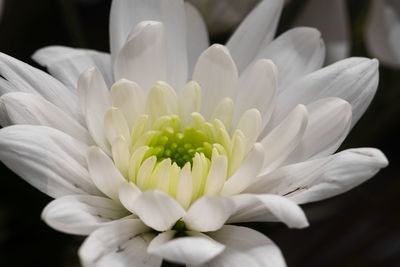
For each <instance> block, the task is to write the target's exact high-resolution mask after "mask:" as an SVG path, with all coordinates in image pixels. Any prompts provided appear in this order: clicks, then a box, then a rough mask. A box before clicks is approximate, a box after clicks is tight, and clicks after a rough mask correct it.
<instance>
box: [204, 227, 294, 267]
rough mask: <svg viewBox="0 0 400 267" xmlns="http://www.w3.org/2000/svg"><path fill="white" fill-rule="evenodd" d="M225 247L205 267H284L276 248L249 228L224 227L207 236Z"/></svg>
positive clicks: (281, 257) (279, 252) (282, 259)
mask: <svg viewBox="0 0 400 267" xmlns="http://www.w3.org/2000/svg"><path fill="white" fill-rule="evenodd" d="M209 235H210V237H212V238H213V239H215V240H217V241H218V242H220V243H222V244H224V245H225V246H226V248H225V250H224V251H223V252H222V253H221V254H220V255H218V256H217V257H216V258H215V259H213V260H212V261H211V262H209V263H208V264H207V265H206V266H210V267H211V266H215V267H217V266H218V267H242V266H252V267H284V266H286V264H285V260H284V258H283V256H282V253H281V251H280V250H279V248H278V246H276V245H275V244H274V243H273V242H272V241H271V240H270V239H269V238H267V237H266V236H264V235H262V234H261V233H259V232H257V231H254V230H252V229H250V228H245V227H240V226H233V225H226V226H224V227H223V228H222V229H221V230H219V231H217V232H214V233H211V234H209Z"/></svg>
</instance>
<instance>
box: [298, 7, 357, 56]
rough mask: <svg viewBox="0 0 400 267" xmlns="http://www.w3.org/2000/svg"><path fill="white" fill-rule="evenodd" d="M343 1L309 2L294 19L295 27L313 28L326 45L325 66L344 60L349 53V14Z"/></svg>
mask: <svg viewBox="0 0 400 267" xmlns="http://www.w3.org/2000/svg"><path fill="white" fill-rule="evenodd" d="M346 5H347V2H346V1H344V0H311V1H308V2H307V5H306V6H305V8H304V9H303V10H302V12H301V14H300V15H299V16H298V17H297V18H296V21H295V25H296V26H310V27H315V28H317V29H318V30H319V31H321V33H322V37H323V39H324V41H325V44H326V59H325V63H326V64H331V63H333V62H335V61H338V60H341V59H344V58H346V57H347V56H348V55H349V53H350V40H349V30H348V29H350V23H349V14H348V12H347V6H346Z"/></svg>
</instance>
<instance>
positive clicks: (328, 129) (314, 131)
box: [285, 97, 352, 165]
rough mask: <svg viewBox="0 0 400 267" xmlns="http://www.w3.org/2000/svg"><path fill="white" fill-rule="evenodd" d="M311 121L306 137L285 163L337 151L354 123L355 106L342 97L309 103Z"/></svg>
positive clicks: (304, 136) (309, 118)
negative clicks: (352, 111)
mask: <svg viewBox="0 0 400 267" xmlns="http://www.w3.org/2000/svg"><path fill="white" fill-rule="evenodd" d="M307 110H308V114H309V116H308V124H307V128H306V130H305V132H304V135H303V139H302V140H301V142H300V143H299V144H298V146H297V147H296V149H295V150H294V151H293V152H292V154H291V155H290V156H289V157H288V158H287V159H286V161H285V165H286V164H289V163H295V162H301V161H305V160H307V159H310V158H317V157H323V156H328V155H331V154H332V153H334V152H335V151H336V150H337V149H338V148H339V146H340V145H341V144H342V142H343V140H344V139H345V138H346V136H347V134H348V132H349V130H350V125H351V115H352V113H351V106H350V104H349V103H347V102H346V101H344V100H343V99H341V98H336V97H329V98H323V99H321V100H317V101H315V102H313V103H311V104H309V105H307Z"/></svg>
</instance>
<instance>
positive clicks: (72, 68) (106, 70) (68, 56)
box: [32, 45, 114, 90]
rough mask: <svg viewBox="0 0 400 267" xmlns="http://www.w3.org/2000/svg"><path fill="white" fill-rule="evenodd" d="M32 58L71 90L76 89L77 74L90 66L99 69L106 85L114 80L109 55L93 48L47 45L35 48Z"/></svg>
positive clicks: (109, 84)
mask: <svg viewBox="0 0 400 267" xmlns="http://www.w3.org/2000/svg"><path fill="white" fill-rule="evenodd" d="M32 59H33V60H35V61H36V62H37V63H39V64H40V65H42V66H43V67H46V68H47V70H48V71H49V73H50V74H51V75H52V76H54V77H56V78H57V79H58V80H60V81H61V82H62V83H63V84H65V85H66V86H67V87H68V88H70V89H72V90H75V89H76V86H77V84H78V79H79V75H80V74H81V73H82V72H83V71H85V70H87V69H88V68H91V67H97V68H98V69H99V70H100V71H101V73H102V74H103V76H104V80H105V81H106V84H107V85H108V86H111V85H112V83H113V80H114V77H113V74H112V65H111V57H110V55H109V54H106V53H102V52H98V51H95V50H89V49H75V48H71V47H66V46H58V45H57V46H56V45H54V46H47V47H43V48H41V49H39V50H37V51H36V52H35V53H34V54H33V56H32Z"/></svg>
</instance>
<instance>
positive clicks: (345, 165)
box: [247, 148, 388, 204]
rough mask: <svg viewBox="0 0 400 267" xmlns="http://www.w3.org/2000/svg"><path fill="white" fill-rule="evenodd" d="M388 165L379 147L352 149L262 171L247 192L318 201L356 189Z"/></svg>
mask: <svg viewBox="0 0 400 267" xmlns="http://www.w3.org/2000/svg"><path fill="white" fill-rule="evenodd" d="M387 165H388V160H387V159H386V157H385V155H383V154H382V152H381V151H379V150H377V149H374V148H358V149H348V150H344V151H342V152H339V153H337V154H335V155H332V156H329V157H325V158H321V159H316V160H311V161H306V162H302V163H298V164H292V165H288V166H284V167H282V168H280V169H277V170H276V171H274V172H272V173H269V174H265V175H262V176H260V178H259V180H258V181H257V182H256V183H254V184H253V185H252V186H251V187H249V188H248V190H247V192H252V193H266V192H268V193H271V194H279V195H284V196H286V197H288V198H290V199H292V200H293V201H295V202H296V203H299V204H303V203H308V202H314V201H318V200H322V199H325V198H329V197H332V196H335V195H338V194H341V193H343V192H346V191H348V190H350V189H352V188H353V187H355V186H357V185H359V184H361V183H363V182H364V181H366V180H368V179H369V178H371V177H372V176H374V175H375V174H376V173H377V172H378V171H379V170H380V169H381V168H384V167H386V166H387Z"/></svg>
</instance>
